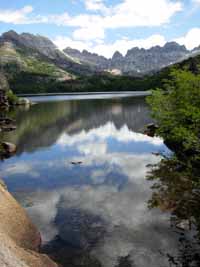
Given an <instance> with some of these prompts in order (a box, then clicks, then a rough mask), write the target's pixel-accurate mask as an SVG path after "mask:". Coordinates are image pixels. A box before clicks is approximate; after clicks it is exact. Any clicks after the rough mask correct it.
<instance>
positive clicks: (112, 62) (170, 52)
mask: <svg viewBox="0 0 200 267" xmlns="http://www.w3.org/2000/svg"><path fill="white" fill-rule="evenodd" d="M63 51H64V52H65V53H66V54H67V55H69V56H72V57H73V58H74V59H76V60H79V61H80V62H81V63H83V64H84V63H87V64H90V65H91V66H93V67H94V68H96V69H97V70H99V71H103V70H109V71H112V70H119V71H120V72H121V73H122V74H129V75H133V76H134V75H143V74H147V73H152V72H155V71H159V70H161V69H162V68H165V67H167V66H169V65H172V64H175V63H177V62H180V61H183V60H185V59H187V58H188V57H190V56H193V55H196V54H199V53H200V47H197V48H195V49H194V50H192V51H190V50H187V49H186V47H185V46H183V45H179V44H177V43H176V42H169V43H166V44H165V45H164V46H163V47H160V46H154V47H152V48H150V49H144V48H141V49H140V48H138V47H134V48H132V49H130V50H128V51H127V53H126V55H125V56H123V55H122V54H121V53H120V52H119V51H116V52H115V53H114V55H113V57H112V58H110V59H107V58H105V57H103V56H99V55H97V54H94V53H90V52H88V51H86V50H83V52H80V51H79V50H76V49H71V48H69V47H68V48H66V49H64V50H63Z"/></svg>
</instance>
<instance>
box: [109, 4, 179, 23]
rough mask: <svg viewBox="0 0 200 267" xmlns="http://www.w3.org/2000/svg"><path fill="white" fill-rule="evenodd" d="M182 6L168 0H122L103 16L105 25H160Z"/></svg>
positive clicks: (167, 20)
mask: <svg viewBox="0 0 200 267" xmlns="http://www.w3.org/2000/svg"><path fill="white" fill-rule="evenodd" d="M182 8H183V6H182V4H181V2H177V1H176V2H174V1H169V0H152V1H149V0H124V1H123V2H122V3H120V4H118V5H116V6H114V7H113V8H112V15H111V16H107V17H105V20H104V23H105V27H108V28H118V27H136V26H148V27H150V26H160V25H162V24H165V23H168V22H169V21H170V18H171V17H172V16H173V15H174V14H175V13H177V12H179V11H181V10H182ZM106 25H107V26H106Z"/></svg>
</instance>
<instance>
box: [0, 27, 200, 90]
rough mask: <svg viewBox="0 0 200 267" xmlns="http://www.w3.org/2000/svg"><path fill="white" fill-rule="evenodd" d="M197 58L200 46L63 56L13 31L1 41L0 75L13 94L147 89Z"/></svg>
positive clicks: (45, 40) (47, 42)
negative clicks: (183, 63)
mask: <svg viewBox="0 0 200 267" xmlns="http://www.w3.org/2000/svg"><path fill="white" fill-rule="evenodd" d="M198 55H200V47H197V48H195V49H194V50H192V51H189V50H187V49H186V48H185V47H184V46H181V45H179V44H177V43H175V42H170V43H167V44H166V45H165V46H164V47H159V46H155V47H152V48H150V49H147V50H145V49H139V48H132V49H130V50H129V51H128V52H127V54H126V55H125V56H123V55H122V54H121V53H119V52H115V53H114V55H113V57H112V58H111V59H107V58H105V57H103V56H99V55H97V54H93V53H90V52H88V51H86V50H84V51H82V52H80V51H78V50H76V49H72V48H66V49H64V50H63V51H60V50H59V49H58V48H57V47H56V45H55V44H54V43H53V42H52V41H51V40H49V39H48V38H46V37H43V36H40V35H32V34H29V33H23V34H17V33H16V32H14V31H9V32H6V33H4V34H2V36H0V72H3V75H4V77H5V78H6V79H7V81H8V83H9V85H10V88H11V89H12V90H13V91H14V92H15V93H46V92H80V91H81V92H83V91H96V92H98V91H104V90H105V91H128V90H148V89H151V88H154V87H155V86H160V84H161V80H162V78H165V77H166V73H169V72H170V69H171V68H166V67H168V66H170V65H172V64H174V63H178V62H182V61H184V60H186V59H188V58H190V59H189V61H188V63H187V68H193V67H194V66H195V67H196V68H199V58H200V56H198ZM196 62H197V63H196ZM190 64H191V66H190ZM177 68H179V66H178V67H177ZM162 70H163V71H162ZM157 72H158V73H157ZM154 74H155V75H154Z"/></svg>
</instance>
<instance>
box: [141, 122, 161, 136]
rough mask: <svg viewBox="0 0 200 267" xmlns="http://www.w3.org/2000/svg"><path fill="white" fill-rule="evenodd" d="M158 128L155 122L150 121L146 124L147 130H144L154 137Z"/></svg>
mask: <svg viewBox="0 0 200 267" xmlns="http://www.w3.org/2000/svg"><path fill="white" fill-rule="evenodd" d="M157 129H158V125H156V124H155V123H149V124H148V125H147V126H146V130H145V131H144V134H146V135H148V136H150V137H154V136H155V134H156V130H157Z"/></svg>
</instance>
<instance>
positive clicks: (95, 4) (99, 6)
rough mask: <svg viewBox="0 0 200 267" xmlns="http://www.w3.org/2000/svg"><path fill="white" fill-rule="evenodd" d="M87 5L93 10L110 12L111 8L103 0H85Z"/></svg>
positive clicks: (88, 8) (87, 7)
mask: <svg viewBox="0 0 200 267" xmlns="http://www.w3.org/2000/svg"><path fill="white" fill-rule="evenodd" d="M85 7H86V9H87V10H91V11H101V12H103V13H104V12H108V11H109V9H108V8H107V7H106V6H105V5H104V3H103V0H85Z"/></svg>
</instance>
